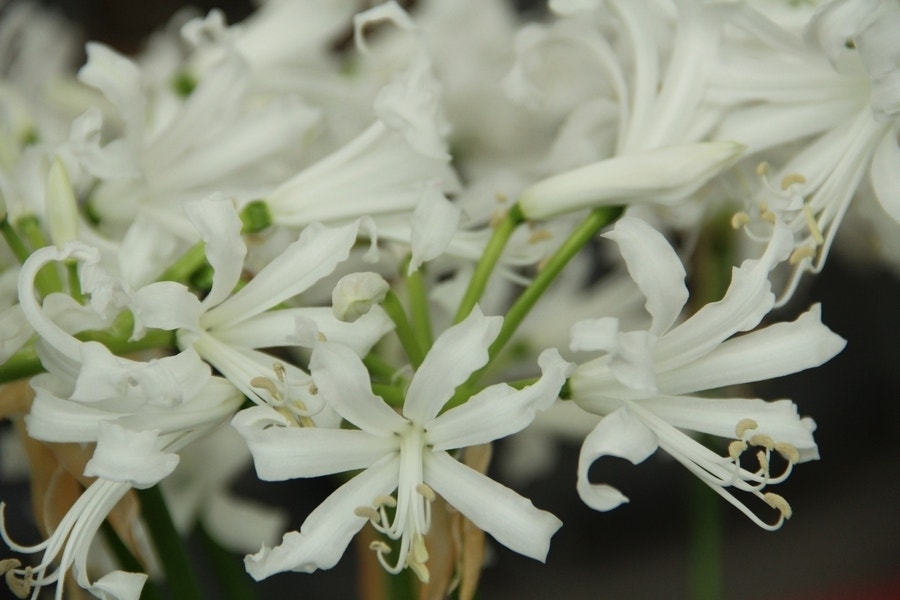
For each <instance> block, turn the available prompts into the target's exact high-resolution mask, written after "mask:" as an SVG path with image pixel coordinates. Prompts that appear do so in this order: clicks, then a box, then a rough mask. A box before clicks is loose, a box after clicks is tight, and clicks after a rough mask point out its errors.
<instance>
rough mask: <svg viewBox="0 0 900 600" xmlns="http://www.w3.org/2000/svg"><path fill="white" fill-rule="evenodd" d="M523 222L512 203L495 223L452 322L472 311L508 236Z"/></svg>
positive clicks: (521, 215)
mask: <svg viewBox="0 0 900 600" xmlns="http://www.w3.org/2000/svg"><path fill="white" fill-rule="evenodd" d="M524 222H525V215H523V214H522V210H521V209H520V208H519V205H518V204H513V205H512V207H511V208H510V209H509V211H507V213H506V215H504V217H503V219H502V220H501V221H500V222H499V223H498V224H497V226H496V228H495V229H494V233H493V235H491V239H490V240H488V243H487V246H485V248H484V254H482V255H481V259H480V260H479V261H478V264H477V265H475V272H474V273H472V279H471V280H470V281H469V287H468V288H466V292H465V294H463V298H462V301H461V302H460V304H459V310H457V311H456V317H455V318H454V319H453V322H454V323H459V322H460V321H462V320H463V319H465V318H466V317H467V316H469V313H470V312H472V309H473V308H475V305H476V304H477V303H478V300H479V299H480V298H481V295H482V294H483V293H484V288H486V287H487V283H488V279H490V276H491V273H492V272H493V271H494V266H495V265H496V264H497V261H498V260H500V255H501V254H503V249H504V248H505V247H506V244H507V242H509V238H510V237H512V234H513V232H514V231H515V230H516V227H518V226H519V225H521V224H522V223H524Z"/></svg>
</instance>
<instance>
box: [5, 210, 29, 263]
mask: <svg viewBox="0 0 900 600" xmlns="http://www.w3.org/2000/svg"><path fill="white" fill-rule="evenodd" d="M0 233H2V234H3V239H4V240H6V244H7V245H8V246H9V249H10V250H12V253H13V255H15V257H16V260H18V261H19V262H20V263H24V262H25V261H26V260H28V257H29V256H30V255H31V253H30V252H29V251H28V248H27V247H25V243H24V242H23V241H22V238H20V237H19V234H18V233H16V230H15V229H13V226H12V225H11V224H10V223H9V220H8V219H3V221H2V222H0Z"/></svg>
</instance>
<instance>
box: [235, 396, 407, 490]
mask: <svg viewBox="0 0 900 600" xmlns="http://www.w3.org/2000/svg"><path fill="white" fill-rule="evenodd" d="M267 410H271V409H268V408H266V407H255V408H250V409H247V410H244V411H241V412H239V413H238V414H237V415H235V417H234V419H233V420H232V421H231V424H232V425H233V426H234V428H235V429H237V430H238V433H240V434H241V436H243V438H244V439H245V440H246V442H247V446H248V447H249V448H250V453H251V454H253V464H254V465H255V466H256V474H257V476H258V477H259V478H260V479H262V480H264V481H283V480H285V479H297V478H299V477H319V476H320V475H331V474H332V473H344V472H346V471H352V470H355V469H363V468H366V467H368V466H370V465H372V464H373V463H376V462H378V460H379V459H381V458H382V457H384V456H386V455H388V454H391V453H392V452H395V451H397V450H398V448H399V438H397V437H396V436H389V437H382V436H376V435H372V434H371V433H368V432H366V431H361V430H358V429H325V428H320V427H283V426H281V427H279V426H270V425H269V423H268V422H267V421H261V420H260V419H259V418H258V415H254V412H257V411H267Z"/></svg>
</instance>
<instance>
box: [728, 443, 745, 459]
mask: <svg viewBox="0 0 900 600" xmlns="http://www.w3.org/2000/svg"><path fill="white" fill-rule="evenodd" d="M746 449H747V444H746V443H744V442H742V441H740V440H735V441H733V442H731V443H730V444H728V456H730V457H731V460H737V459H739V458H740V457H741V454H743V453H744V450H746Z"/></svg>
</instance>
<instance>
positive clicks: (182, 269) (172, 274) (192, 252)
mask: <svg viewBox="0 0 900 600" xmlns="http://www.w3.org/2000/svg"><path fill="white" fill-rule="evenodd" d="M205 264H206V244H205V243H203V242H197V243H196V244H194V245H193V246H191V247H190V249H189V250H188V251H187V252H185V253H184V254H182V255H181V257H180V258H179V259H178V260H176V261H175V262H174V263H172V266H171V267H169V268H168V269H166V270H165V272H163V274H162V275H160V276H159V277H158V278H157V281H177V282H179V283H187V281H188V280H189V279H190V278H191V275H193V274H194V273H195V272H196V271H197V270H198V269H199V268H200V267H202V266H203V265H205Z"/></svg>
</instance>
